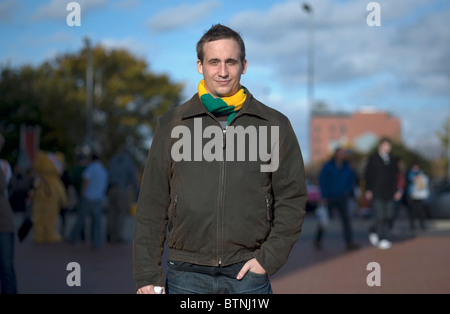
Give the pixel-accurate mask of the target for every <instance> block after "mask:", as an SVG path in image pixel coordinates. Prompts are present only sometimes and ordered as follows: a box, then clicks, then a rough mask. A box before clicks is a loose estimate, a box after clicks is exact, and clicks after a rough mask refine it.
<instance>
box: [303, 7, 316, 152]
mask: <svg viewBox="0 0 450 314" xmlns="http://www.w3.org/2000/svg"><path fill="white" fill-rule="evenodd" d="M302 9H303V11H305V12H306V13H307V14H308V15H309V21H308V61H307V62H308V63H307V74H308V84H307V99H308V109H307V113H308V117H307V121H308V130H309V141H310V142H311V135H312V130H311V113H312V110H313V106H314V12H313V9H312V7H311V6H310V5H309V4H308V3H303V6H302ZM309 150H310V151H309V156H310V160H311V155H312V145H311V143H309Z"/></svg>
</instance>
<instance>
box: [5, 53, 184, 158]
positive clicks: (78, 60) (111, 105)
mask: <svg viewBox="0 0 450 314" xmlns="http://www.w3.org/2000/svg"><path fill="white" fill-rule="evenodd" d="M90 51H91V53H92V64H93V78H94V90H93V91H94V93H93V105H92V110H91V111H89V110H87V100H86V95H87V93H86V82H87V79H86V70H87V64H88V56H89V52H90ZM182 88H183V86H182V85H180V84H174V83H171V82H170V79H169V78H168V77H167V76H166V75H157V74H154V73H152V72H151V71H150V70H149V68H148V65H147V63H146V62H145V61H144V60H142V59H139V58H137V57H135V56H133V55H132V54H131V53H130V52H128V51H126V50H124V49H114V50H109V49H106V48H104V47H102V46H100V45H98V46H95V47H92V48H91V50H90V49H89V46H88V44H86V45H85V46H84V47H83V48H82V49H81V51H79V52H77V53H69V54H65V55H60V56H58V57H56V58H55V59H54V60H50V61H46V62H44V63H42V64H41V65H39V66H37V67H32V66H23V67H21V68H19V69H12V68H10V67H3V68H2V69H1V74H0V132H2V134H3V135H4V136H5V138H6V145H5V147H4V150H3V152H2V157H6V158H7V159H8V160H10V162H11V163H13V164H14V162H15V161H16V160H17V156H18V152H19V143H20V140H19V138H20V125H21V124H26V125H39V126H40V127H41V138H40V148H41V149H44V150H48V151H61V152H63V153H64V154H65V155H66V157H67V159H68V162H69V165H70V163H71V162H72V161H73V157H74V152H75V148H76V147H78V146H80V145H82V144H83V143H84V142H85V140H86V129H87V127H86V123H87V121H88V118H89V119H90V121H92V135H93V140H94V142H96V143H97V144H98V147H99V148H100V152H99V153H100V156H101V157H102V159H104V160H107V159H108V158H109V157H110V156H111V155H112V153H113V152H114V151H115V150H116V148H118V147H120V146H122V145H127V146H128V147H129V148H130V151H131V153H132V154H133V155H134V156H135V158H136V159H137V160H138V161H142V157H143V156H145V155H146V152H147V151H148V140H149V139H150V138H151V136H152V131H153V130H154V128H155V126H156V123H157V120H158V118H159V117H160V116H161V115H162V114H163V113H165V112H167V111H168V110H169V109H171V108H173V107H175V106H177V105H178V104H179V102H180V94H181V91H182ZM88 115H89V116H88ZM143 130H144V131H145V130H147V132H143Z"/></svg>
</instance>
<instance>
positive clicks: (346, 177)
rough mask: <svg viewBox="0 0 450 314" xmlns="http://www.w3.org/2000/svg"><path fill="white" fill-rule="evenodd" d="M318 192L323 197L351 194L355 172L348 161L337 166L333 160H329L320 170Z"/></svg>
mask: <svg viewBox="0 0 450 314" xmlns="http://www.w3.org/2000/svg"><path fill="white" fill-rule="evenodd" d="M319 180H320V193H321V196H322V197H323V198H330V197H331V198H335V197H343V196H350V195H353V188H354V186H355V181H356V177H355V172H354V171H353V169H352V168H351V167H350V165H349V163H348V162H344V163H343V164H342V167H340V168H338V167H337V165H336V163H335V162H334V160H329V161H328V162H326V163H325V164H324V166H323V167H322V170H321V171H320V177H319Z"/></svg>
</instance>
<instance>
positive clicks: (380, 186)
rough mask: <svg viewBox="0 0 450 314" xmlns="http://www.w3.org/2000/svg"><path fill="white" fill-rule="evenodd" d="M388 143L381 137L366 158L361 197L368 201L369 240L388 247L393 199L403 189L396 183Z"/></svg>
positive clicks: (395, 198) (396, 169)
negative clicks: (370, 214) (363, 196)
mask: <svg viewBox="0 0 450 314" xmlns="http://www.w3.org/2000/svg"><path fill="white" fill-rule="evenodd" d="M391 150H392V143H391V140H390V139H389V138H386V137H383V138H381V139H380V141H379V144H378V150H377V151H376V152H375V153H374V154H372V155H371V156H370V157H369V160H368V163H367V166H366V174H365V180H366V192H365V197H366V198H367V200H369V201H371V205H372V210H373V214H374V224H373V226H371V228H370V233H369V240H370V243H371V244H372V245H374V246H377V247H378V248H380V249H383V250H385V249H389V248H390V247H391V246H392V243H391V242H390V241H389V240H387V238H386V237H387V231H388V230H389V224H390V221H391V218H392V214H393V211H394V206H395V202H396V201H398V200H400V198H401V197H402V193H403V191H401V190H400V189H399V187H398V184H397V176H398V171H399V168H398V164H399V163H398V159H397V158H395V157H394V156H392V155H391Z"/></svg>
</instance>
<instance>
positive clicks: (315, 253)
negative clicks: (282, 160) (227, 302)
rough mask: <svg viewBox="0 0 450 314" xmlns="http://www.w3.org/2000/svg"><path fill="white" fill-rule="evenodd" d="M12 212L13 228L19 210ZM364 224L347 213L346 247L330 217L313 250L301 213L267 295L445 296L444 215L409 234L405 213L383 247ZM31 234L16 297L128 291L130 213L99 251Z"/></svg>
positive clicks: (447, 238) (448, 224) (448, 285)
mask: <svg viewBox="0 0 450 314" xmlns="http://www.w3.org/2000/svg"><path fill="white" fill-rule="evenodd" d="M15 215H16V216H15V219H16V225H17V227H18V226H19V224H20V222H21V220H22V213H16V214H15ZM74 220H75V214H68V215H67V223H66V228H65V230H64V232H63V233H64V234H65V235H67V233H68V232H69V230H70V228H71V225H73V223H74ZM370 221H371V220H370V218H368V217H364V216H355V217H353V218H352V226H353V231H354V237H355V242H357V243H358V244H360V248H359V249H357V250H353V251H347V250H346V248H345V246H344V241H343V238H342V233H341V226H340V222H339V220H338V217H332V219H331V221H330V224H329V226H328V228H327V231H326V233H325V236H324V239H323V248H322V249H321V250H317V249H316V248H315V246H314V245H313V239H314V232H315V229H316V221H315V218H314V216H313V215H312V214H308V215H307V216H306V218H305V222H304V224H303V230H302V235H301V237H300V239H299V241H298V242H297V243H296V245H295V246H294V247H293V250H292V252H291V254H290V256H289V259H288V261H287V263H286V264H285V265H284V266H283V267H282V268H281V269H280V270H279V271H278V272H277V273H276V274H275V275H273V276H272V277H271V282H272V289H273V292H274V294H448V293H450V271H449V270H448V269H449V268H448V265H450V220H430V221H428V229H427V230H426V231H417V232H416V233H412V232H411V231H410V230H409V228H408V222H407V217H406V214H400V215H399V217H398V219H397V220H396V222H395V225H394V228H393V230H392V232H391V234H390V238H391V240H392V242H393V246H392V248H390V249H388V250H380V249H378V248H376V247H373V246H372V245H371V244H370V243H369V240H368V238H367V230H368V226H369V224H370ZM105 222H106V220H104V223H105ZM58 227H59V228H60V227H61V226H58ZM86 230H89V221H88V226H87V228H86ZM32 232H33V231H31V232H30V234H29V235H28V236H27V238H25V240H24V241H23V242H19V240H18V239H16V242H15V267H16V276H17V284H18V292H19V294H133V293H134V282H133V277H132V236H133V216H131V215H130V216H128V217H127V220H126V221H125V228H124V238H125V241H124V242H122V243H114V244H113V243H108V242H105V244H104V246H103V247H102V248H101V249H99V250H94V249H92V248H91V245H90V242H89V241H88V240H86V241H84V242H79V243H76V244H70V243H68V242H60V243H53V244H36V243H34V242H33V234H32ZM87 238H89V237H88V235H87ZM72 262H76V263H78V265H79V271H80V272H79V275H80V276H79V277H78V278H80V282H79V285H69V284H68V282H69V283H70V282H73V279H74V278H75V277H73V274H74V273H73V271H74V270H75V268H72V267H71V265H72V264H70V263H72ZM69 264H70V265H69Z"/></svg>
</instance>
